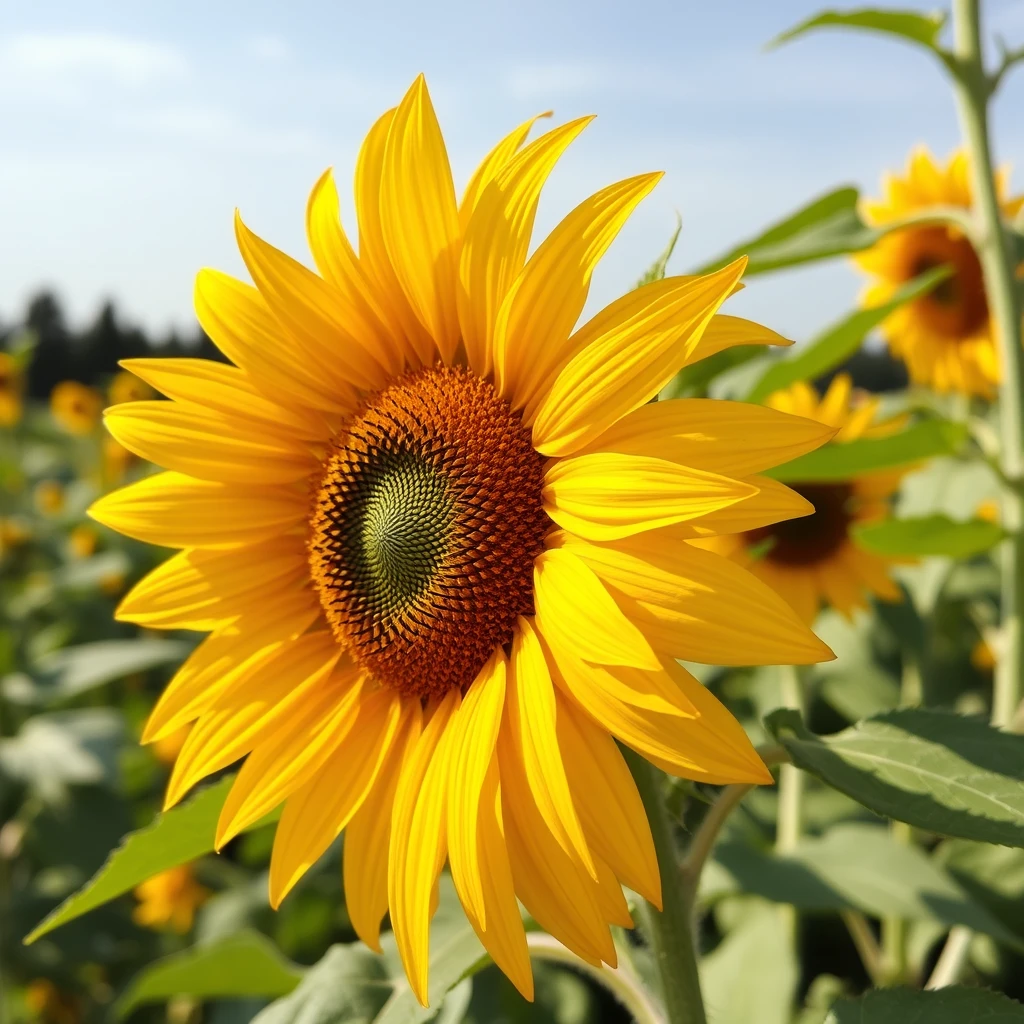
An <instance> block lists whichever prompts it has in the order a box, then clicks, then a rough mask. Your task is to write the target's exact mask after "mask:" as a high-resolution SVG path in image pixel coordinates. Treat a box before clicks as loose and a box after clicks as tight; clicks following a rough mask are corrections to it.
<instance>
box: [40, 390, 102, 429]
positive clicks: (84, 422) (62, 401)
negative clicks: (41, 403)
mask: <svg viewBox="0 0 1024 1024" xmlns="http://www.w3.org/2000/svg"><path fill="white" fill-rule="evenodd" d="M102 409H103V396H102V395H101V394H100V393H99V392H98V391H97V390H96V389H95V388H90V387H87V386H86V385H85V384H79V382H78V381H77V380H63V381H61V382H60V383H59V384H58V385H57V386H56V387H55V388H54V389H53V391H52V392H51V393H50V412H51V414H52V415H53V418H54V419H55V420H56V421H57V422H58V423H59V424H60V425H61V426H62V427H63V428H64V429H65V430H66V431H67V432H68V433H69V434H78V435H85V434H91V433H92V432H93V430H95V429H96V425H97V424H98V423H99V420H100V412H101V411H102Z"/></svg>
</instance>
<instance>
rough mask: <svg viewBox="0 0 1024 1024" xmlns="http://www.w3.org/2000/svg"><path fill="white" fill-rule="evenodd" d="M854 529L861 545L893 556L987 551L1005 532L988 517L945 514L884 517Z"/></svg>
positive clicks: (968, 554) (964, 555) (963, 554)
mask: <svg viewBox="0 0 1024 1024" xmlns="http://www.w3.org/2000/svg"><path fill="white" fill-rule="evenodd" d="M853 532H854V536H855V537H856V538H857V541H858V543H859V544H860V545H861V546H862V547H864V548H867V550H869V551H874V552H876V553H877V554H879V555H886V556H889V557H892V558H899V557H901V556H911V557H915V556H920V557H925V556H927V555H947V556H949V557H950V558H970V557H971V556H972V555H980V554H982V553H983V552H985V551H990V550H991V549H992V548H994V547H995V546H996V545H997V544H998V543H999V542H1000V541H1001V540H1002V539H1003V536H1004V531H1003V528H1002V527H1001V526H999V525H998V524H997V523H991V522H989V521H988V520H987V519H969V520H968V521H967V522H965V523H958V522H956V521H955V520H953V519H950V518H949V516H944V515H931V516H921V517H920V518H917V519H887V520H885V521H884V522H880V523H870V524H865V525H861V526H857V527H855V528H854V531H853Z"/></svg>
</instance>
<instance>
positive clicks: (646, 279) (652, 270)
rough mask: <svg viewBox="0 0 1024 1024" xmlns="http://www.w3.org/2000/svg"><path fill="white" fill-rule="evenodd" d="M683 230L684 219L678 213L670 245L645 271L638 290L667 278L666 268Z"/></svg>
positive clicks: (669, 241) (637, 285)
mask: <svg viewBox="0 0 1024 1024" xmlns="http://www.w3.org/2000/svg"><path fill="white" fill-rule="evenodd" d="M682 230H683V218H682V217H680V216H679V214H678V213H677V214H676V229H675V231H673V232H672V237H671V238H670V239H669V240H668V245H666V246H665V248H664V249H663V250H662V252H661V255H660V256H659V257H658V258H657V259H656V260H655V261H654V262H653V263H652V264H651V265H650V266H649V267H648V268H647V270H645V271H644V274H643V276H642V277H641V278H640V280H639V281H637V283H636V287H637V288H643V286H644V285H645V284H651V283H652V282H654V281H660V280H661V279H662V278H663V277H664V276H665V268H666V267H667V266H668V261H669V260H670V259H671V258H672V253H673V252H675V248H676V243H677V242H678V241H679V234H680V232H681V231H682Z"/></svg>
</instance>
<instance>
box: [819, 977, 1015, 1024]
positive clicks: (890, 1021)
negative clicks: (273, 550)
mask: <svg viewBox="0 0 1024 1024" xmlns="http://www.w3.org/2000/svg"><path fill="white" fill-rule="evenodd" d="M1021 1021H1024V1006H1022V1005H1021V1004H1020V1003H1015V1002H1014V1001H1013V1000H1012V999H1007V997H1006V996H1004V995H1003V994H1002V993H1000V992H988V991H986V990H985V989H978V988H964V987H960V986H957V987H950V988H943V989H939V990H938V991H935V992H915V991H913V990H911V989H886V990H883V991H878V992H868V993H866V994H865V995H863V996H861V997H860V998H859V999H841V1000H839V1002H837V1003H836V1004H835V1005H834V1006H833V1007H832V1010H831V1011H830V1012H829V1015H828V1017H826V1018H825V1024H1020V1022H1021Z"/></svg>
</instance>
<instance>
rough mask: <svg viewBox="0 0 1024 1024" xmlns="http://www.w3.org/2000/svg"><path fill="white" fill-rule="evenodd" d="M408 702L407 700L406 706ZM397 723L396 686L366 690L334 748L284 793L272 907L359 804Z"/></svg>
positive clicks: (273, 869)
mask: <svg viewBox="0 0 1024 1024" xmlns="http://www.w3.org/2000/svg"><path fill="white" fill-rule="evenodd" d="M411 704H412V702H411V701H407V702H406V706H407V708H411ZM406 717H408V715H406ZM402 724H403V722H402V700H401V698H400V697H399V695H398V693H397V691H395V690H390V689H382V690H378V691H377V692H376V693H371V694H370V695H369V696H367V697H365V698H364V699H363V700H361V701H360V702H359V705H358V707H357V708H356V709H355V716H354V719H353V721H352V725H351V727H350V728H349V729H348V731H347V733H346V736H345V739H344V741H343V742H342V743H340V744H339V746H338V749H337V750H335V752H334V753H333V754H332V755H331V756H330V757H329V758H328V759H327V761H326V762H325V764H324V765H323V767H322V768H320V769H319V770H318V771H317V773H316V774H315V775H314V776H313V777H312V778H311V779H310V780H309V781H308V782H307V783H305V784H304V785H302V786H300V787H299V788H298V789H296V790H295V791H294V792H293V793H292V795H291V796H290V797H288V800H287V802H286V803H285V805H284V811H283V813H282V814H281V820H280V821H279V822H278V825H277V832H276V833H275V835H274V849H273V853H272V854H271V857H270V905H271V906H272V907H274V909H277V907H278V906H280V904H281V901H282V900H283V899H284V898H285V896H287V895H288V893H289V892H290V891H291V889H292V887H293V886H294V885H295V883H296V882H298V880H299V879H300V878H302V876H303V875H304V874H305V873H306V872H307V871H308V870H309V869H310V868H311V867H312V866H313V865H314V864H315V863H316V862H317V861H318V860H319V859H320V856H321V855H322V854H323V852H324V851H325V850H326V849H327V847H328V846H330V845H331V843H332V842H334V840H335V839H336V838H337V837H338V836H339V835H340V834H341V831H342V829H344V828H345V826H346V825H347V824H348V823H349V821H351V819H352V817H353V815H354V814H355V813H356V811H358V810H359V807H360V806H361V805H362V803H363V801H364V800H365V799H366V795H367V793H369V792H370V789H371V788H372V787H373V784H374V782H375V781H376V779H377V775H378V773H379V772H380V769H381V765H382V764H383V763H384V761H385V759H386V758H387V756H388V753H389V752H390V750H391V745H392V743H393V742H394V739H395V736H396V735H397V734H398V733H399V731H400V728H401V726H402Z"/></svg>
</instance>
